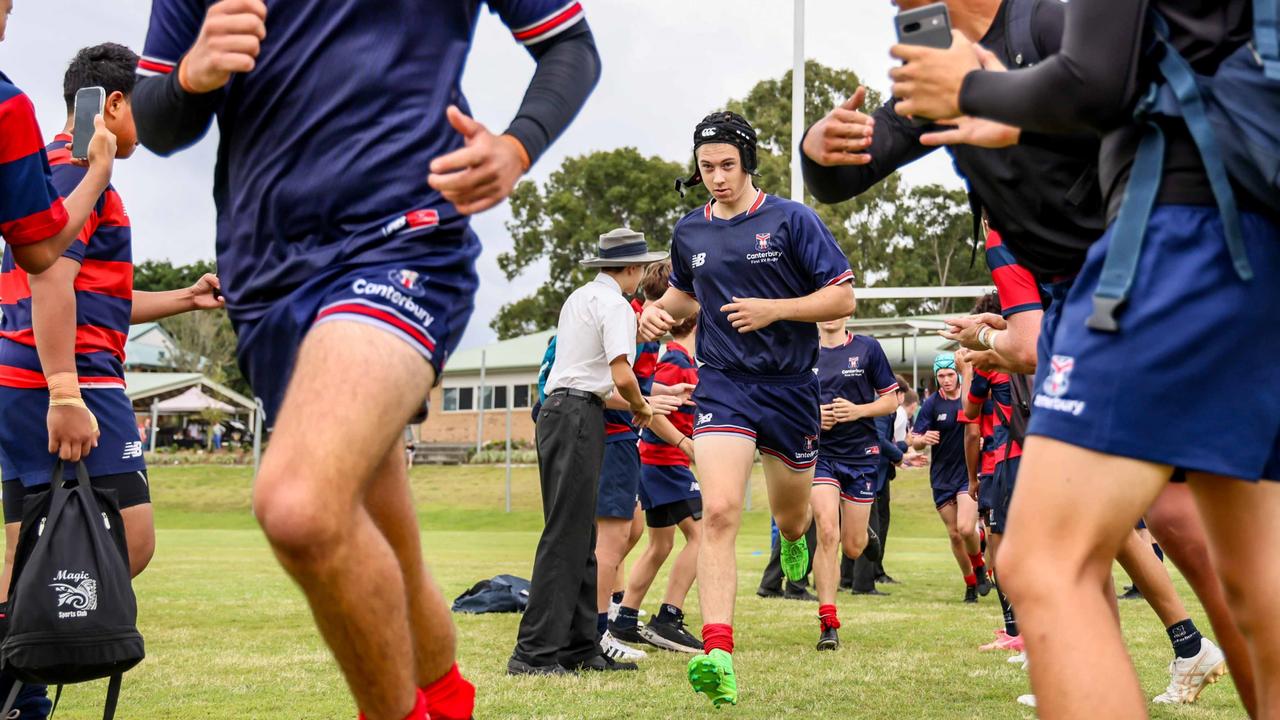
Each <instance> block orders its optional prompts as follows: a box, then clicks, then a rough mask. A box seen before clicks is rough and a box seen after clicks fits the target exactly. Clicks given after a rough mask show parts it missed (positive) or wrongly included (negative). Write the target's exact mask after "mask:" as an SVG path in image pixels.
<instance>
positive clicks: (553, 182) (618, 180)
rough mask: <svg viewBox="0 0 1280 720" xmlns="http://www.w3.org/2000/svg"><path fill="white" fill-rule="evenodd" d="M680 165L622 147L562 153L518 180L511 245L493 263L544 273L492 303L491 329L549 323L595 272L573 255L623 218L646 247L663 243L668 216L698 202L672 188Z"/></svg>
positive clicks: (501, 332) (509, 271)
mask: <svg viewBox="0 0 1280 720" xmlns="http://www.w3.org/2000/svg"><path fill="white" fill-rule="evenodd" d="M682 172H684V169H683V168H682V166H681V165H680V164H679V163H674V162H670V161H667V160H663V159H661V158H658V157H644V156H643V155H641V154H640V152H639V151H638V150H636V149H635V148H630V147H625V148H619V149H617V150H608V151H598V152H593V153H590V154H588V155H581V156H578V157H572V158H569V159H567V160H565V161H564V164H563V165H561V166H560V169H559V170H556V171H555V172H554V173H552V174H551V177H550V178H548V179H547V182H546V183H545V184H544V185H543V186H541V187H539V186H538V185H537V184H536V183H534V182H532V181H525V182H522V183H520V185H519V186H517V187H516V189H515V192H513V193H512V194H511V214H512V220H511V222H509V223H508V224H507V230H508V231H509V232H510V233H511V237H512V240H513V241H514V247H513V249H512V250H511V251H510V252H505V253H502V254H501V255H499V256H498V267H499V268H501V269H502V272H503V273H504V274H505V275H506V277H507V279H508V280H510V279H514V278H515V277H516V276H518V275H520V274H521V273H524V272H525V271H527V270H529V269H531V268H533V267H534V266H535V265H539V264H542V263H545V266H546V271H545V274H544V277H545V278H546V280H545V281H544V282H543V283H542V285H540V286H539V287H538V289H537V290H536V291H535V292H534V294H533V295H531V296H529V297H525V298H522V299H520V300H516V301H514V302H510V303H508V304H506V305H504V306H503V307H502V309H501V310H499V311H498V314H497V316H496V317H494V319H493V320H492V322H490V324H489V326H490V327H492V328H493V329H494V331H495V332H497V333H498V337H499V338H504V339H505V338H510V337H516V336H518V335H524V334H527V333H531V332H537V331H539V330H545V329H546V328H550V327H555V324H556V320H557V319H558V317H559V314H560V306H561V305H563V304H564V301H565V298H567V297H568V296H569V293H571V292H573V290H574V288H576V287H578V286H580V285H582V284H583V283H584V282H586V281H587V280H588V279H590V278H591V277H592V276H593V275H594V274H595V273H594V271H591V270H588V269H587V268H583V267H582V266H581V265H579V264H578V262H579V261H580V260H582V258H583V257H585V256H587V255H592V254H594V253H595V249H596V247H597V245H598V244H599V236H600V235H601V234H603V233H606V232H608V231H609V230H612V229H613V228H616V227H619V226H626V227H629V228H631V229H633V230H638V231H640V232H643V233H644V234H645V238H646V239H647V240H648V241H649V247H651V248H654V249H665V248H667V247H669V246H670V242H671V228H672V227H673V226H674V225H675V223H676V220H678V219H680V216H682V215H684V214H685V213H687V212H688V211H689V210H690V209H692V208H694V207H697V206H698V205H699V204H701V202H703V201H702V200H699V199H698V198H696V197H691V198H683V199H682V198H681V197H680V195H679V194H678V193H676V192H675V191H674V189H673V182H674V181H675V178H676V177H677V176H679V175H680V174H681V173H682Z"/></svg>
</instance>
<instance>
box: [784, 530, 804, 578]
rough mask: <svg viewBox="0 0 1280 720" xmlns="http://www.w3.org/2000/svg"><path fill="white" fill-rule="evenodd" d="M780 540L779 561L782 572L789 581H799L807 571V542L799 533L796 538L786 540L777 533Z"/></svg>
mask: <svg viewBox="0 0 1280 720" xmlns="http://www.w3.org/2000/svg"><path fill="white" fill-rule="evenodd" d="M778 540H779V542H780V553H779V555H780V557H779V559H780V561H781V563H782V574H783V575H786V576H787V579H788V580H790V581H791V582H800V581H801V580H803V579H804V576H805V575H807V574H808V572H809V543H808V541H806V540H805V538H804V536H803V535H801V536H800V537H799V538H798V539H796V540H788V539H786V538H785V537H782V535H778Z"/></svg>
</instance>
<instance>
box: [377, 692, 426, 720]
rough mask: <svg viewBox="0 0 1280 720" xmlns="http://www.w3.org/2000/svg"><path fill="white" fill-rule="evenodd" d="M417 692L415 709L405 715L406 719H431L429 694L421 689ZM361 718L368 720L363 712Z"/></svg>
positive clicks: (414, 702)
mask: <svg viewBox="0 0 1280 720" xmlns="http://www.w3.org/2000/svg"><path fill="white" fill-rule="evenodd" d="M415 692H416V693H417V696H416V699H415V700H414V701H413V709H412V710H410V711H409V714H408V715H405V716H404V720H431V716H430V715H428V714H427V696H426V695H425V694H423V692H422V691H421V690H416V691H415ZM360 720H366V718H365V716H364V713H363V712H362V713H360Z"/></svg>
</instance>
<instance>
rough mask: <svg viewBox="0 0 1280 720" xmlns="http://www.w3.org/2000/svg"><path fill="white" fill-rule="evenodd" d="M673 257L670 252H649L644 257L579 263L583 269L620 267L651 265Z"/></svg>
mask: <svg viewBox="0 0 1280 720" xmlns="http://www.w3.org/2000/svg"><path fill="white" fill-rule="evenodd" d="M669 257H671V253H669V252H647V253H645V254H643V255H630V256H627V257H618V258H600V257H593V258H587V259H586V260H583V261H581V262H580V263H578V264H579V265H581V266H582V267H618V266H619V265H648V264H649V263H654V262H658V261H660V260H666V259H667V258H669Z"/></svg>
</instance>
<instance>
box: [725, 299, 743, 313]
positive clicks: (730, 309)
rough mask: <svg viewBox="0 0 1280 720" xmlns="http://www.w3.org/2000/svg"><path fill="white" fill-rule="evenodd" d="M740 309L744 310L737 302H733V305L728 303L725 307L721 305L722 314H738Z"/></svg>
mask: <svg viewBox="0 0 1280 720" xmlns="http://www.w3.org/2000/svg"><path fill="white" fill-rule="evenodd" d="M735 300H736V299H735ZM740 309H742V306H741V305H739V304H738V303H737V302H736V301H735V302H731V303H727V304H725V305H721V306H720V312H722V313H731V312H736V311H738V310H740Z"/></svg>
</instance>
